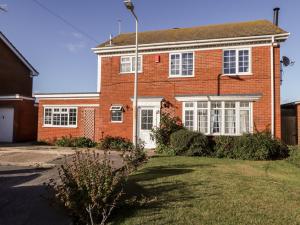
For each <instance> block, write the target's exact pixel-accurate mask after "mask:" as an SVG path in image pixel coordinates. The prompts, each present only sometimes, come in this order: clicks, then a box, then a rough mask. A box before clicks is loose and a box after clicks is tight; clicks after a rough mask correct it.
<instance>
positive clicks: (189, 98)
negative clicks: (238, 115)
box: [175, 95, 261, 102]
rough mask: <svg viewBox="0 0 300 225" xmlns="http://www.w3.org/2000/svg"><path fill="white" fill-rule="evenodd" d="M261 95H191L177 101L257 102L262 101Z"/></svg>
mask: <svg viewBox="0 0 300 225" xmlns="http://www.w3.org/2000/svg"><path fill="white" fill-rule="evenodd" d="M260 97H261V96H259V95H226V96H209V95H207V96H204V95H191V96H176V97H175V99H176V100H177V101H179V102H191V101H257V100H259V99H260Z"/></svg>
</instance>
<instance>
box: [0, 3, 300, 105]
mask: <svg viewBox="0 0 300 225" xmlns="http://www.w3.org/2000/svg"><path fill="white" fill-rule="evenodd" d="M36 1H39V2H40V3H41V4H42V5H43V6H44V8H43V7H41V6H40V5H39V4H37V3H36ZM133 2H134V4H135V10H136V14H137V15H138V17H139V21H140V30H141V31H146V30H157V29H169V28H174V27H191V26H200V25H208V24H219V23H227V22H241V21H248V20H257V19H268V20H271V21H272V16H273V8H274V7H276V6H278V7H280V8H281V10H280V16H279V26H280V27H281V28H283V29H285V30H286V31H288V32H290V33H291V36H290V38H289V39H288V40H287V41H286V42H285V43H283V44H282V45H281V53H282V55H285V56H288V57H289V58H291V59H292V60H294V61H295V64H294V65H293V66H290V67H287V68H284V74H283V83H282V86H281V88H282V89H281V91H282V98H281V101H282V102H283V103H285V102H289V101H295V100H300V25H299V23H300V13H299V9H300V1H299V0H281V1H279V0H251V1H249V0H226V1H224V0H222V1H221V0H184V1H183V0H181V1H180V0H133ZM0 4H1V5H7V9H8V12H6V13H4V12H0V30H1V31H2V32H3V33H4V34H5V35H6V36H7V37H8V39H9V40H10V41H11V42H12V43H13V44H14V45H15V46H16V47H17V49H18V50H19V51H20V52H21V53H22V54H23V55H24V56H25V57H26V58H27V59H28V60H29V62H30V63H31V64H32V65H33V66H34V67H35V68H36V69H37V70H38V71H39V73H40V75H39V76H38V77H35V78H34V88H33V91H34V92H35V93H57V92H58V93H61V92H95V91H96V88H97V83H96V80H97V57H96V55H95V54H94V53H93V52H92V50H91V48H92V47H95V46H96V45H98V44H100V43H102V42H104V41H106V40H107V39H108V38H109V35H110V34H112V35H113V36H115V35H117V34H118V20H121V21H122V22H121V30H122V32H134V31H135V26H134V20H133V17H132V16H131V14H130V13H129V12H128V11H127V9H126V8H125V7H124V5H123V1H122V0H0ZM45 7H46V8H47V9H45ZM49 10H50V11H51V12H52V14H51V13H50V12H49ZM53 13H54V14H55V16H54V15H53ZM64 21H65V22H64ZM0 55H1V53H0Z"/></svg>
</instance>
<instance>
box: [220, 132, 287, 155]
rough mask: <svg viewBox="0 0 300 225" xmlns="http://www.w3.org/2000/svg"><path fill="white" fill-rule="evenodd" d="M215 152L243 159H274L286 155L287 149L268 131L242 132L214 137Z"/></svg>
mask: <svg viewBox="0 0 300 225" xmlns="http://www.w3.org/2000/svg"><path fill="white" fill-rule="evenodd" d="M214 141H215V143H216V144H215V147H214V149H215V154H216V156H217V157H219V158H222V157H227V158H233V159H243V160H275V159H283V158H286V157H288V155H289V149H288V147H287V146H286V145H285V144H283V143H282V142H281V141H280V140H278V139H276V138H272V135H271V134H270V133H269V132H257V133H254V134H244V135H242V136H237V137H222V136H220V137H216V138H215V139H214Z"/></svg>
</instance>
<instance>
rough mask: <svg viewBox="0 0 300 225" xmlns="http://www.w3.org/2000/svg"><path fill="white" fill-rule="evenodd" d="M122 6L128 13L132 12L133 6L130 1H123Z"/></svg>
mask: <svg viewBox="0 0 300 225" xmlns="http://www.w3.org/2000/svg"><path fill="white" fill-rule="evenodd" d="M124 5H125V6H126V8H127V9H128V10H130V11H133V10H134V5H133V3H132V2H131V0H124Z"/></svg>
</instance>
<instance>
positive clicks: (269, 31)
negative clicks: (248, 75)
mask: <svg viewBox="0 0 300 225" xmlns="http://www.w3.org/2000/svg"><path fill="white" fill-rule="evenodd" d="M286 33H287V32H286V31H285V30H283V29H281V28H279V27H277V26H276V25H274V24H273V23H272V22H270V21H268V20H256V21H248V22H240V23H226V24H217V25H208V26H198V27H190V28H174V29H168V30H156V31H146V32H139V44H154V43H166V42H181V41H196V40H209V39H222V38H235V37H250V36H262V35H276V34H286ZM109 42H110V41H109V40H108V41H106V42H104V43H102V44H100V45H98V46H97V47H98V48H101V47H105V46H107V45H108V44H109ZM112 44H113V46H126V45H134V44H135V33H124V34H120V35H118V36H116V37H115V38H113V39H112Z"/></svg>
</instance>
